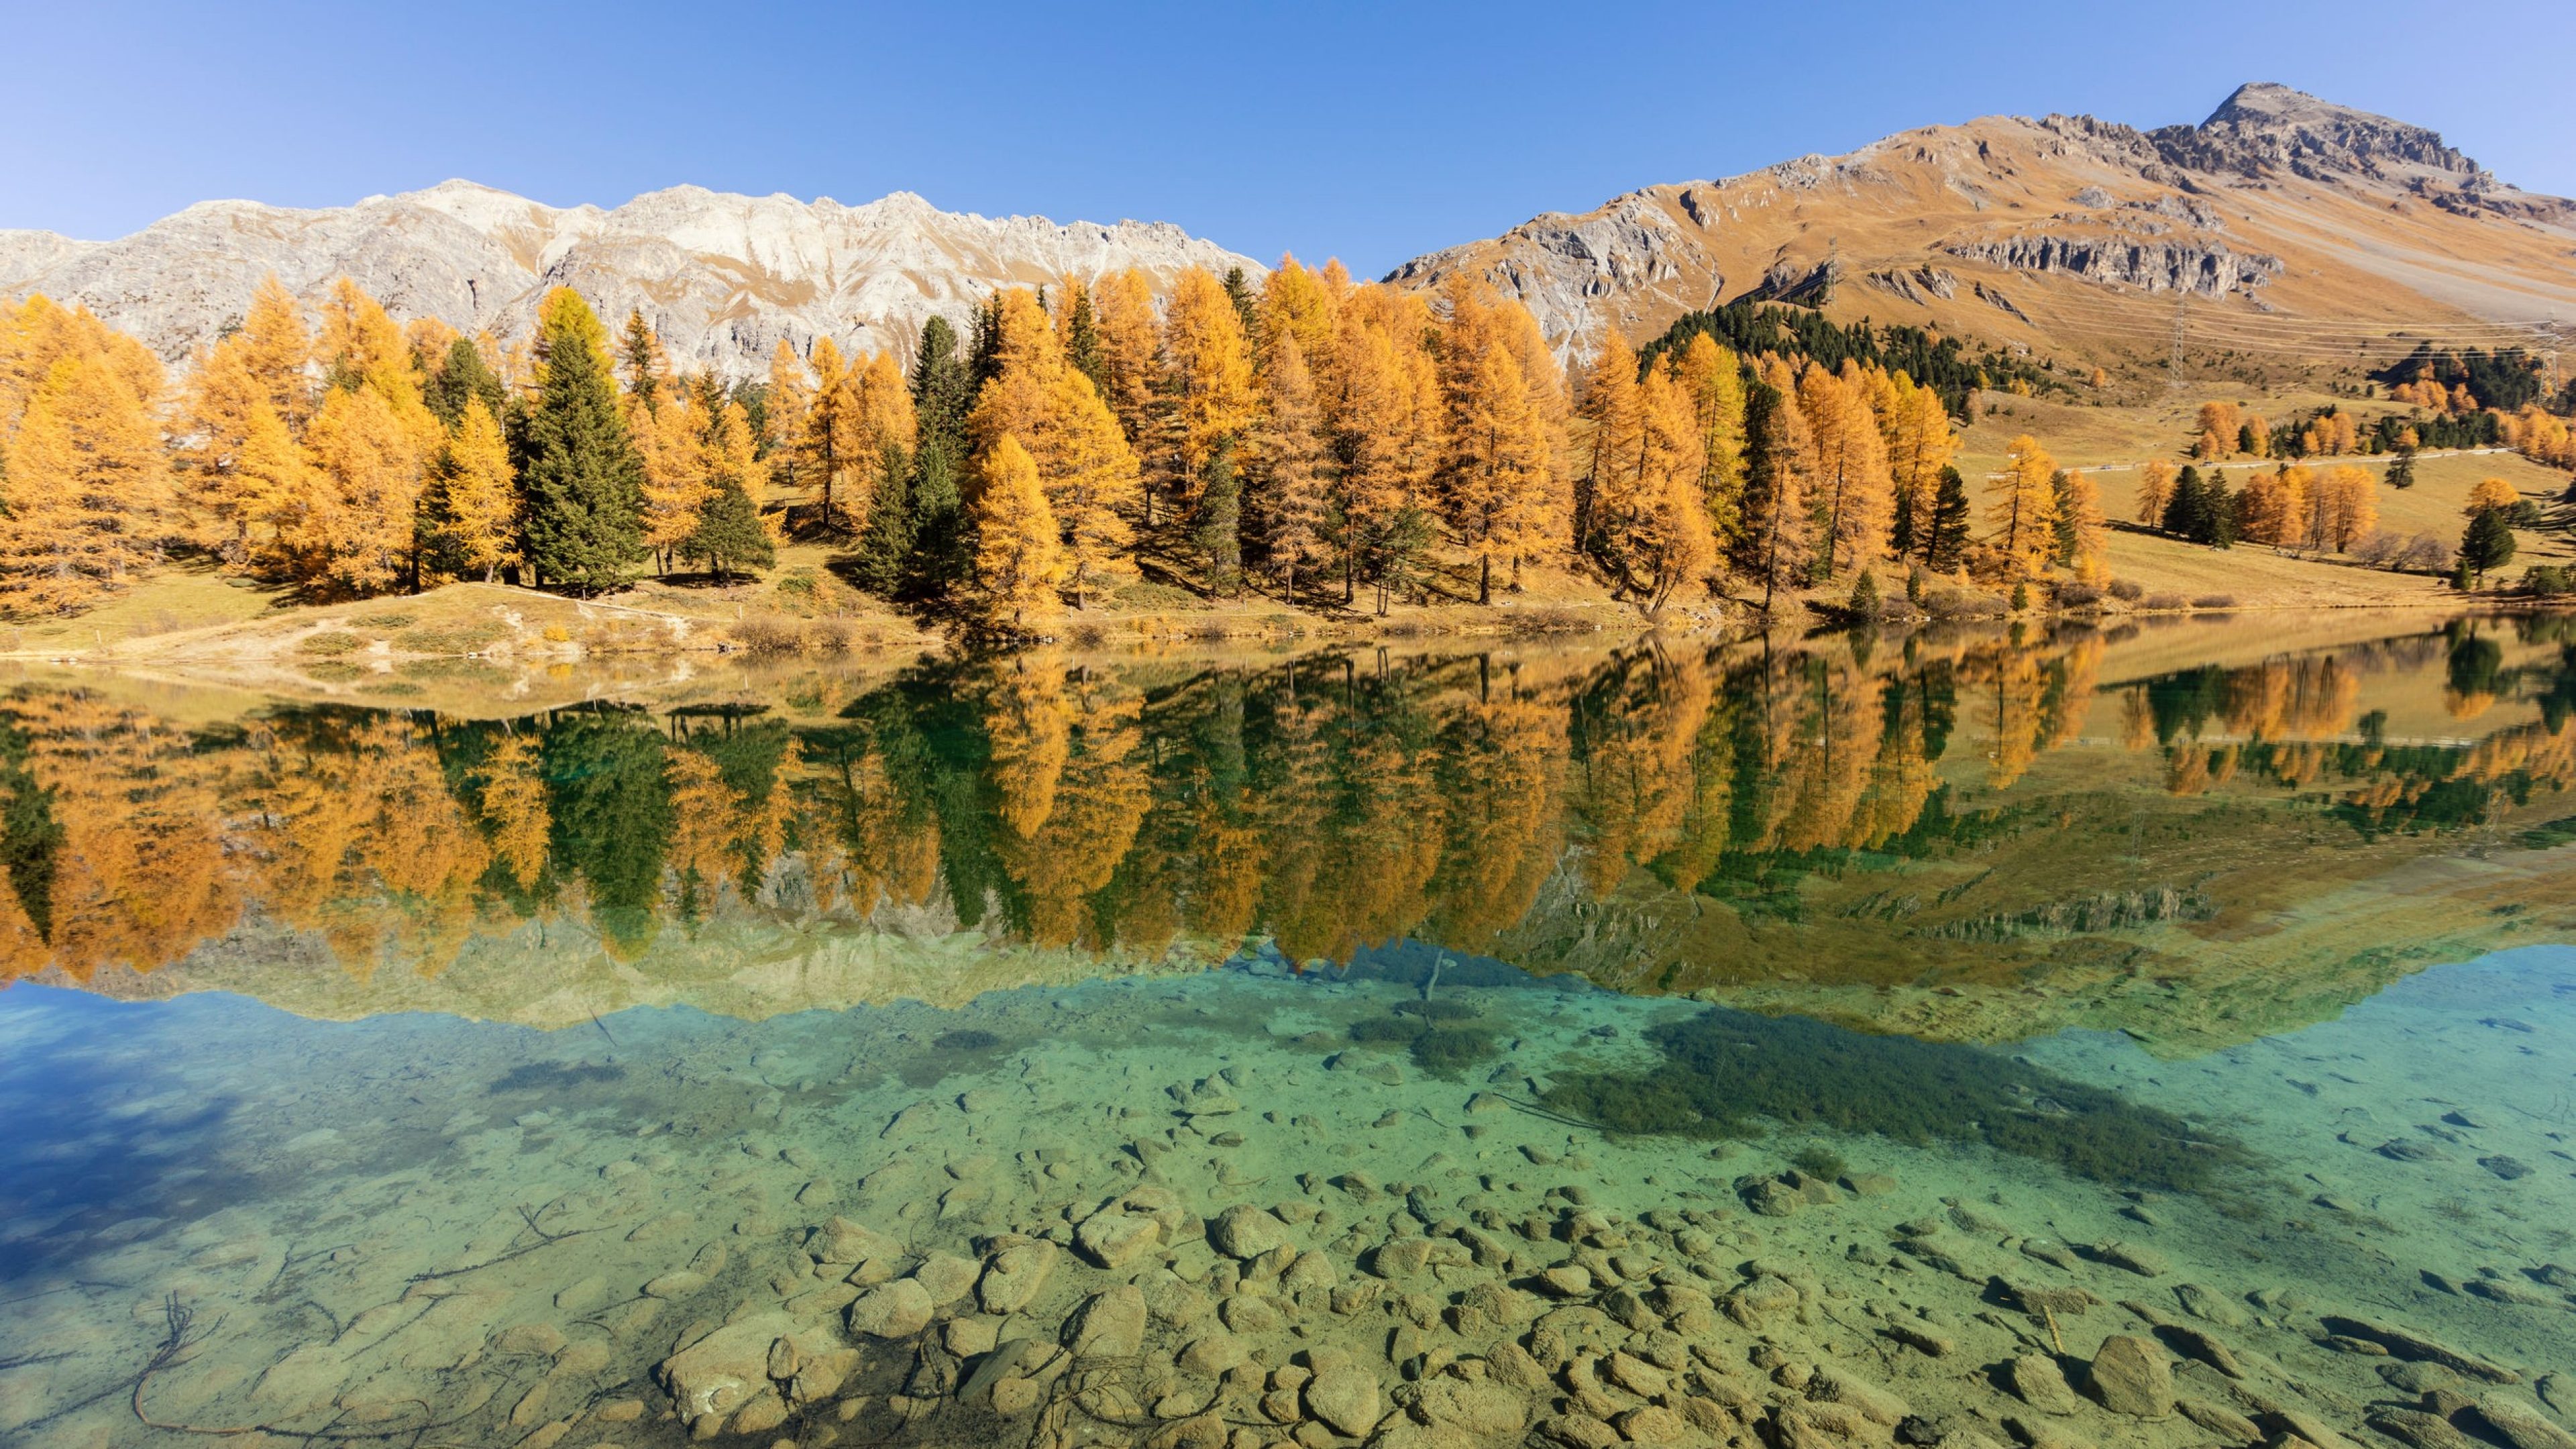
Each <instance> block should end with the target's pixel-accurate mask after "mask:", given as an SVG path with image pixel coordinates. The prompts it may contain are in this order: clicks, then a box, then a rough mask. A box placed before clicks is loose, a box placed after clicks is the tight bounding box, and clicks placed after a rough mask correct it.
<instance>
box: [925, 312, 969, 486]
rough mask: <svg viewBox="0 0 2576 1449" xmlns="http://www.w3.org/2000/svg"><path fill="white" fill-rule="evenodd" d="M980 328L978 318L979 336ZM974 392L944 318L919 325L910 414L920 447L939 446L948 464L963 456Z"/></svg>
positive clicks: (964, 362)
mask: <svg viewBox="0 0 2576 1449" xmlns="http://www.w3.org/2000/svg"><path fill="white" fill-rule="evenodd" d="M984 326H985V323H984V321H983V318H982V316H981V315H980V314H979V315H978V318H977V322H976V327H977V330H978V332H979V334H980V333H981V331H982V329H983V328H984ZM975 388H976V382H975V379H974V377H973V374H972V369H971V368H970V367H969V366H968V364H967V362H966V359H964V358H962V357H960V356H958V353H957V330H956V329H955V328H953V327H951V326H949V325H948V319H947V318H945V317H933V318H931V319H930V320H929V321H928V322H925V323H923V324H922V327H921V352H920V355H919V356H918V357H916V358H914V359H913V364H912V411H913V416H914V417H915V418H916V419H917V420H918V423H919V429H920V446H922V447H924V448H927V447H929V446H930V445H931V444H932V443H933V442H937V443H940V444H943V445H944V446H946V448H947V449H948V456H949V458H950V459H951V460H952V462H953V460H955V459H958V458H963V457H965V456H966V414H967V412H968V410H969V409H971V408H973V407H974V406H975Z"/></svg>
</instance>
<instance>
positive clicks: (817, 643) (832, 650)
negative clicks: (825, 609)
mask: <svg viewBox="0 0 2576 1449" xmlns="http://www.w3.org/2000/svg"><path fill="white" fill-rule="evenodd" d="M805 642H806V644H807V645H808V646H810V647H811V648H812V649H813V651H814V652H815V653H817V654H822V655H827V656H828V655H835V654H847V653H849V652H850V626H849V624H848V623H846V622H844V621H843V620H840V619H823V620H819V621H817V622H816V623H815V624H814V625H813V626H812V627H811V628H809V629H807V630H806V631H805Z"/></svg>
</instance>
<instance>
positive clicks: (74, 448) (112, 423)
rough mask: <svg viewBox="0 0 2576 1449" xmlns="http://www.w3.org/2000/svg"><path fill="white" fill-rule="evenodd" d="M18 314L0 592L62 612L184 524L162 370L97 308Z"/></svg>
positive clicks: (2, 502)
mask: <svg viewBox="0 0 2576 1449" xmlns="http://www.w3.org/2000/svg"><path fill="white" fill-rule="evenodd" d="M8 321H9V324H10V326H9V329H8V332H9V335H7V336H5V337H0V348H5V349H6V350H5V352H0V364H5V365H6V366H7V367H8V369H9V371H11V372H12V373H15V374H16V376H15V377H12V378H10V379H9V381H8V382H6V383H0V598H5V607H6V609H7V611H8V612H10V613H15V614H46V613H61V612H65V611H68V610H71V609H76V608H79V607H81V606H82V605H84V604H87V603H90V602H92V601H93V600H95V599H97V598H98V597H99V596H100V595H102V594H106V593H111V592H114V591H116V590H119V589H122V588H124V587H126V586H127V585H128V584H130V583H131V582H132V581H133V578H134V575H135V574H136V572H137V571H138V570H140V569H141V568H142V567H143V566H144V565H145V564H147V563H149V562H150V561H152V560H153V559H155V558H157V557H158V556H159V555H160V551H161V547H162V543H163V541H164V539H165V538H166V537H167V536H168V535H169V534H170V533H171V532H173V531H174V528H175V525H176V521H177V520H176V502H177V500H176V497H175V493H174V489H173V486H172V478H171V474H170V464H169V457H168V454H167V453H166V452H165V451H164V448H163V440H162V433H161V425H160V422H159V419H158V417H157V416H156V408H157V405H158V403H159V400H160V399H159V394H160V389H161V369H160V364H159V363H158V362H157V361H155V360H154V359H153V358H152V356H151V354H150V353H148V352H145V351H144V350H143V348H142V346H141V344H139V343H137V342H135V341H134V340H133V339H131V338H128V337H125V336H123V335H122V334H119V333H115V332H111V331H110V330H109V329H108V328H107V326H106V325H105V324H104V323H101V322H100V321H98V319H96V318H95V317H92V316H90V314H89V313H88V312H86V311H78V312H65V311H63V310H62V309H61V308H58V307H55V306H54V305H53V304H52V303H50V302H47V301H45V300H44V299H42V298H34V299H30V300H29V301H28V302H26V303H24V304H22V305H21V306H20V307H19V308H18V309H17V315H16V316H15V317H13V318H10V319H8Z"/></svg>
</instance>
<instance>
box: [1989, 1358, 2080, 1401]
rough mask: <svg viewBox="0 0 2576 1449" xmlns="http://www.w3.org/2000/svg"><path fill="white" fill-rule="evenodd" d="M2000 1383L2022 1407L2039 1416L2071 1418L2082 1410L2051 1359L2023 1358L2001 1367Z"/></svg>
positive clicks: (2055, 1361)
mask: <svg viewBox="0 0 2576 1449" xmlns="http://www.w3.org/2000/svg"><path fill="white" fill-rule="evenodd" d="M2004 1383H2005V1384H2006V1386H2008V1387H2009V1388H2011V1389H2012V1391H2013V1393H2015V1394H2016V1395H2018V1396H2019V1397H2020V1398H2021V1401H2022V1402H2023V1403H2025V1404H2028V1405H2030V1406H2031V1407H2032V1408H2034V1409H2037V1410H2039V1411H2040V1412H2041V1413H2043V1414H2072V1413H2074V1412H2075V1411H2076V1410H2077V1409H2079V1408H2081V1407H2082V1405H2081V1404H2080V1403H2079V1402H2078V1401H2077V1400H2076V1397H2075V1390H2074V1389H2072V1388H2070V1387H2068V1386H2067V1382H2066V1374H2065V1372H2064V1371H2063V1370H2061V1369H2059V1368H2058V1366H2057V1360H2055V1359H2053V1358H2047V1357H2043V1356H2042V1355H2039V1354H2035V1353H2026V1354H2023V1355H2022V1356H2021V1357H2019V1358H2017V1359H2014V1360H2013V1361H2012V1362H2011V1363H2008V1364H2006V1365H2004Z"/></svg>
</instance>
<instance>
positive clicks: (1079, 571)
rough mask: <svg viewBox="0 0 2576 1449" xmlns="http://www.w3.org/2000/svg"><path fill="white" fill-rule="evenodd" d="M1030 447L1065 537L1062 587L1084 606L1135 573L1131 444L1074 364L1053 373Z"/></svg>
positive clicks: (1135, 480)
mask: <svg viewBox="0 0 2576 1449" xmlns="http://www.w3.org/2000/svg"><path fill="white" fill-rule="evenodd" d="M1029 451H1030V453H1031V455H1032V457H1033V460H1034V461H1035V464H1036V466H1037V470H1038V481H1039V486H1040V488H1041V490H1042V491H1043V492H1044V494H1045V496H1046V502H1047V509H1048V511H1049V513H1051V514H1052V515H1053V516H1054V519H1055V522H1056V526H1057V528H1058V530H1059V533H1060V536H1061V537H1062V538H1063V540H1064V550H1063V560H1062V561H1063V568H1064V578H1063V584H1064V587H1065V588H1067V589H1069V590H1071V591H1072V594H1073V606H1074V607H1075V608H1077V609H1079V608H1082V607H1083V606H1084V604H1085V602H1086V600H1087V599H1088V597H1089V596H1090V595H1091V594H1092V593H1094V592H1096V591H1098V590H1099V589H1100V588H1101V587H1103V586H1104V585H1105V584H1107V583H1109V582H1111V581H1113V580H1115V579H1118V578H1122V577H1126V576H1128V575H1129V574H1131V573H1132V572H1133V566H1132V565H1131V564H1130V562H1129V560H1128V549H1129V547H1130V546H1131V545H1132V544H1133V543H1134V542H1135V535H1134V532H1133V531H1132V530H1131V529H1130V528H1129V527H1128V524H1127V512H1128V510H1129V509H1132V508H1134V507H1135V506H1136V505H1137V502H1138V499H1139V496H1140V494H1141V492H1142V487H1141V475H1140V471H1139V468H1138V465H1137V461H1136V453H1135V450H1134V449H1132V448H1130V447H1128V446H1127V435H1126V433H1125V432H1124V430H1122V429H1121V428H1120V427H1119V426H1118V419H1117V417H1116V415H1115V414H1113V413H1111V412H1110V411H1109V405H1108V404H1107V403H1105V402H1102V401H1101V400H1100V394H1099V392H1098V391H1096V390H1095V389H1094V388H1093V387H1092V385H1091V379H1090V378H1088V377H1085V376H1083V375H1082V373H1081V372H1079V371H1077V370H1076V369H1074V368H1070V367H1067V368H1064V369H1063V370H1061V371H1060V372H1059V373H1057V375H1056V380H1055V384H1054V386H1053V387H1052V388H1051V389H1050V394H1049V397H1048V398H1047V410H1046V416H1045V418H1044V420H1043V422H1042V423H1041V424H1040V426H1039V428H1038V435H1037V438H1036V439H1035V446H1034V447H1033V448H1031V449H1030V450H1029Z"/></svg>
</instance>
